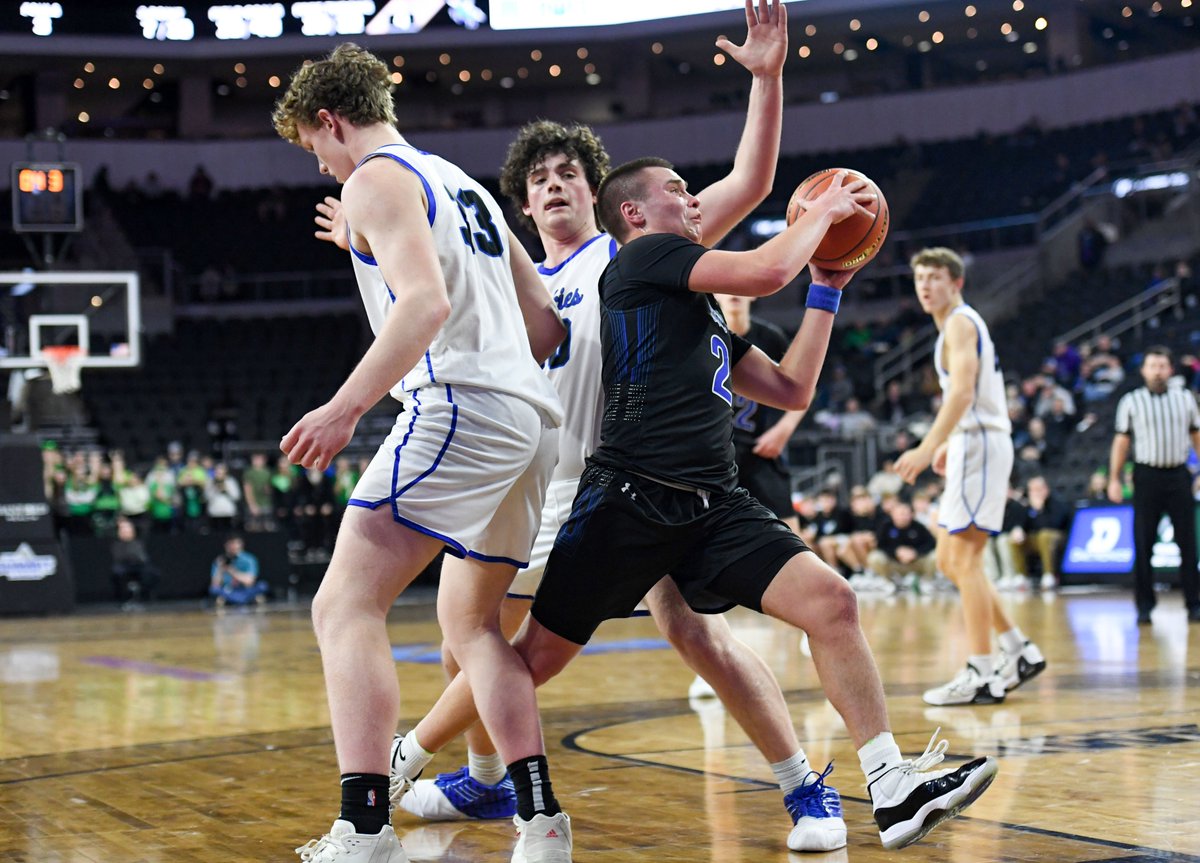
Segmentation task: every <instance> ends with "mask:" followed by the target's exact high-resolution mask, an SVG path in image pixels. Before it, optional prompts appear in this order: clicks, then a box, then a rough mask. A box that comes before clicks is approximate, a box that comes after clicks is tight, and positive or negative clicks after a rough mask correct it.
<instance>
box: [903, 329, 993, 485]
mask: <svg viewBox="0 0 1200 863" xmlns="http://www.w3.org/2000/svg"><path fill="white" fill-rule="evenodd" d="M945 326H946V330H945V332H946V338H945V345H944V348H943V354H942V358H943V361H944V362H945V363H946V368H947V369H949V371H950V389H949V391H948V392H947V393H946V397H945V399H943V400H942V406H941V407H940V408H938V412H937V416H936V417H935V418H934V420H933V425H932V426H931V427H930V429H929V433H928V434H926V435H925V438H924V440H922V441H921V443H920V444H918V445H917V446H915V447H913V448H912V449H910V450H909V451H908V452H906V453H904V454H903V455H901V456H900V458H898V459H896V465H895V467H894V468H893V470H895V471H896V473H898V474H900V478H901V479H903V480H904V481H905V482H908V483H912V482H916V480H917V477H918V476H919V475H920V474H921V472H922V471H923V470H925V468H927V467H929V465H930V463H931V462H932V461H933V456H934V453H935V452H936V451H937V448H938V447H940V446H941V445H942V444H944V443H945V442H946V440H947V439H948V438H949V437H950V433H951V432H952V431H954V427H955V426H956V425H958V421H959V420H961V419H962V418H963V414H965V413H966V412H967V409H968V408H970V407H971V402H972V401H973V400H974V399H975V382H976V379H977V378H978V377H979V353H978V351H977V350H976V347H977V343H978V342H977V340H978V339H979V331H978V330H977V329H976V328H975V324H973V323H972V322H971V321H970V319H968V318H966V317H963V316H962V315H952V316H951V317H950V318H949V319H947V321H946V325H945Z"/></svg>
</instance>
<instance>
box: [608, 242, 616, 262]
mask: <svg viewBox="0 0 1200 863" xmlns="http://www.w3.org/2000/svg"><path fill="white" fill-rule="evenodd" d="M616 256H617V238H616V237H613V238H612V239H610V240H609V241H608V259H609V260H610V261H611V260H612V259H613V258H615V257H616Z"/></svg>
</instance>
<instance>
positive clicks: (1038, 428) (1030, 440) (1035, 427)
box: [1013, 417, 1047, 470]
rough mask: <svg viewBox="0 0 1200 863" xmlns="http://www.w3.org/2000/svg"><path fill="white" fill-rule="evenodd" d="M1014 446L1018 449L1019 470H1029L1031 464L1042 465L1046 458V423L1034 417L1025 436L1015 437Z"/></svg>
mask: <svg viewBox="0 0 1200 863" xmlns="http://www.w3.org/2000/svg"><path fill="white" fill-rule="evenodd" d="M1013 445H1014V446H1016V447H1017V461H1018V462H1019V465H1018V469H1019V470H1028V469H1029V465H1030V464H1035V465H1040V464H1041V463H1042V461H1043V459H1044V458H1045V456H1046V447H1047V443H1046V423H1045V422H1043V421H1042V420H1041V419H1040V418H1038V417H1034V418H1033V419H1031V420H1030V421H1029V425H1028V426H1027V427H1026V429H1025V434H1024V435H1023V436H1021V437H1018V436H1016V435H1014V436H1013Z"/></svg>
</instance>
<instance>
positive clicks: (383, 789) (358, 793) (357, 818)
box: [338, 773, 390, 834]
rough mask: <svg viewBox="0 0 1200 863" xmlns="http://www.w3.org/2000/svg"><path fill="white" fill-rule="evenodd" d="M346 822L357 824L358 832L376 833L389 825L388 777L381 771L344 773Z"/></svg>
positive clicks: (343, 801) (343, 793)
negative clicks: (380, 772)
mask: <svg viewBox="0 0 1200 863" xmlns="http://www.w3.org/2000/svg"><path fill="white" fill-rule="evenodd" d="M338 818H340V819H341V820H342V821H349V822H350V823H351V824H353V825H354V832H355V833H366V834H375V833H378V832H379V831H380V830H382V829H383V828H384V827H386V826H387V823H388V821H389V820H390V813H389V812H388V778H387V777H386V776H383V775H382V774H379V773H343V774H342V811H341V814H340V815H338Z"/></svg>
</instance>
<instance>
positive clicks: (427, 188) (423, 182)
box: [354, 147, 437, 263]
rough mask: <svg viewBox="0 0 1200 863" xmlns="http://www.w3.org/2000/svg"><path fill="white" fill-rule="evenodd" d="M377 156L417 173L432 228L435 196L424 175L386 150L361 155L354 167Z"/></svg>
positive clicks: (435, 212)
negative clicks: (360, 160)
mask: <svg viewBox="0 0 1200 863" xmlns="http://www.w3.org/2000/svg"><path fill="white" fill-rule="evenodd" d="M409 149H410V150H412V151H413V152H415V153H420V152H421V151H420V150H417V149H416V148H415V147H409ZM423 155H428V154H423ZM377 156H386V157H387V158H389V159H393V160H395V161H397V162H399V163H400V164H401V165H403V166H404V167H406V168H408V170H410V171H412V172H413V173H414V174H416V175H417V179H419V180H420V181H421V185H422V186H424V187H425V200H427V201H428V202H429V227H431V228H432V227H433V220H434V219H435V218H436V217H437V198H435V197H433V187H432V186H430V185H429V181H428V180H426V179H425V175H424V174H422V173H421V172H420V171H418V170H417V169H416V168H414V167H413V166H412V163H411V162H409V161H407V160H405V159H401V158H400V157H399V156H397V155H396V154H395V153H389V152H387V151H386V150H376V151H374V152H373V153H368V154H367V155H366V156H364V157H363V160H362V162H359V163H358V164H357V165H355V166H354V167H355V169H356V170H357V169H358V168H360V167H362V165H363V163H364V162H366V161H367V160H369V159H374V158H376V157H377ZM371 263H374V262H373V261H372V262H371Z"/></svg>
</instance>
